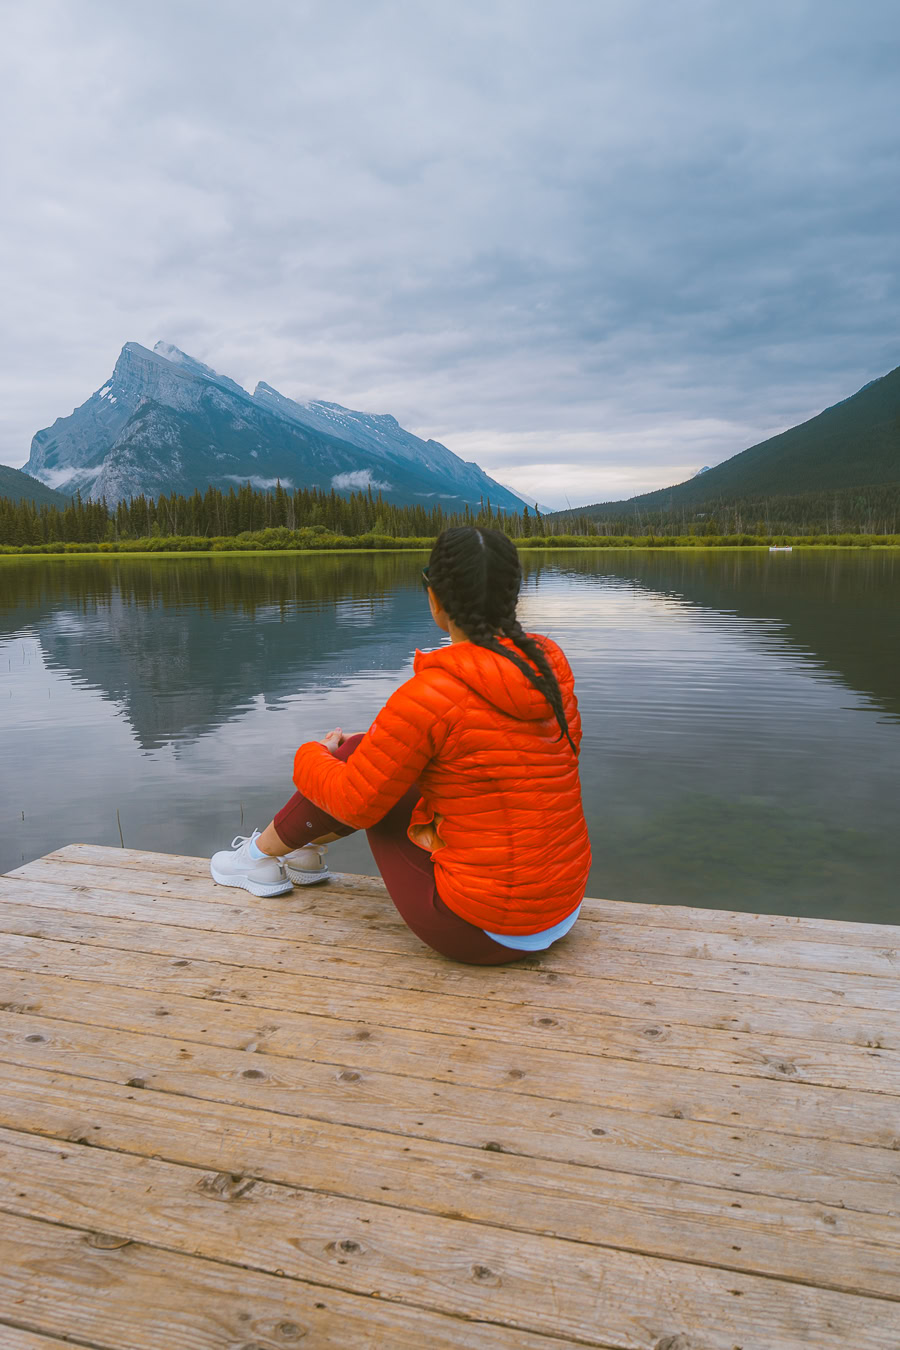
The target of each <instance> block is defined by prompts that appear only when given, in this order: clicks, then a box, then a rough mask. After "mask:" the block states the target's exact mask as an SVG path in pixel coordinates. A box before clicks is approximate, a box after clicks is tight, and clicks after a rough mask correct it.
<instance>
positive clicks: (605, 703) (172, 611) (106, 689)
mask: <svg viewBox="0 0 900 1350" xmlns="http://www.w3.org/2000/svg"><path fill="white" fill-rule="evenodd" d="M523 556H524V563H525V570H526V581H525V587H524V591H523V606H522V613H523V620H524V621H525V622H526V626H529V627H531V628H534V629H537V630H539V631H544V632H549V633H550V634H551V635H552V636H554V637H556V638H557V639H558V640H559V641H560V642H561V643H562V645H563V646H564V648H565V649H566V651H567V652H568V654H569V657H570V660H571V661H572V664H573V667H574V669H575V671H576V677H577V681H578V691H579V697H580V701H581V706H582V714H583V719H584V725H585V748H584V754H583V776H584V783H585V805H586V811H587V814H588V818H589V823H590V826H591V834H592V839H593V843H594V849H595V866H594V871H593V874H592V877H591V882H590V891H591V893H592V894H598V895H599V894H605V895H609V896H612V897H614V898H619V899H635V900H648V901H657V902H662V903H691V904H699V905H708V906H713V907H718V908H738V909H760V910H778V911H781V912H794V913H821V914H824V915H838V914H841V915H845V916H847V917H854V918H866V917H868V918H872V919H876V918H877V919H880V920H887V921H897V920H898V918H900V916H898V914H897V912H896V892H897V881H896V878H897V876H898V874H900V853H898V847H897V844H896V843H895V842H894V833H895V831H894V828H893V816H894V814H895V811H894V804H895V803H896V800H897V797H898V789H900V680H898V675H897V672H898V669H900V662H898V658H900V623H898V622H897V620H898V618H900V612H898V608H900V607H898V594H900V591H898V582H900V555H897V554H894V553H889V552H883V553H870V552H864V553H849V552H838V551H828V552H821V553H800V552H798V553H794V554H792V555H776V556H770V555H768V554H766V553H762V554H761V553H755V552H754V553H737V552H735V553H728V552H701V553H697V554H692V553H679V552H664V551H642V552H631V551H616V552H605V551H597V552H574V551H572V552H566V553H561V552H552V553H551V552H549V551H548V552H541V553H539V554H537V553H528V554H525V555H523ZM422 562H423V555H418V554H413V555H408V554H402V553H399V554H374V555H373V554H358V555H357V554H341V555H317V556H283V555H282V556H276V557H244V558H242V557H240V556H235V555H227V556H224V557H212V558H211V557H200V558H197V557H195V558H160V559H146V558H134V559H125V558H110V557H107V558H96V557H92V558H82V559H77V560H69V559H67V560H65V561H63V560H59V559H48V560H37V559H23V560H5V561H4V562H2V564H0V658H2V657H5V658H6V659H5V660H2V663H0V677H2V679H3V682H4V683H5V684H7V685H8V692H7V693H6V696H5V697H4V695H3V692H2V691H0V700H2V702H0V730H2V735H3V743H4V756H3V760H4V771H3V775H2V787H0V822H2V829H0V869H3V870H5V869H6V868H9V867H13V866H16V865H17V864H18V863H19V862H21V861H22V857H23V855H24V856H25V857H31V856H35V855H37V854H39V853H43V852H46V851H48V850H49V849H51V848H54V847H58V846H60V845H61V844H63V843H66V842H70V841H71V840H73V839H76V838H77V839H86V840H96V841H99V842H107V843H117V842H118V829H117V826H116V821H115V812H116V808H117V807H118V808H119V809H120V816H121V819H122V822H123V829H124V831H125V836H126V837H125V842H126V843H127V844H129V845H132V846H134V847H144V848H151V849H154V848H155V849H163V850H167V851H170V852H190V853H201V854H202V853H206V852H208V851H210V850H212V849H213V848H215V847H218V846H220V845H221V843H222V841H223V839H225V841H226V842H227V839H226V836H227V838H230V837H231V834H233V833H235V832H237V830H238V829H239V827H240V817H241V815H243V825H244V829H245V830H249V828H250V827H252V826H253V825H254V824H256V825H262V824H263V823H265V820H266V819H268V818H269V817H270V816H271V814H272V812H273V810H274V809H275V808H276V807H277V806H278V805H279V804H280V801H281V799H282V798H283V797H284V796H285V795H287V793H288V792H289V791H290V764H291V756H292V752H293V749H294V748H295V747H296V745H297V744H299V743H300V741H301V740H303V739H306V738H307V737H308V736H318V735H320V734H322V733H323V732H324V731H326V730H328V729H329V728H330V727H331V726H333V725H336V724H341V725H343V726H344V727H345V729H347V730H356V729H361V728H363V727H365V726H366V725H367V724H368V722H369V721H370V720H371V718H372V717H373V716H374V715H375V713H376V712H377V710H378V708H379V707H380V706H381V705H382V703H383V702H384V700H385V699H386V698H387V696H388V695H389V693H390V692H391V690H392V689H393V688H395V687H396V685H397V684H398V683H400V682H401V681H402V680H403V679H405V678H406V677H407V676H408V675H409V674H410V673H411V666H412V655H413V652H414V650H415V648H416V647H417V646H420V647H428V646H434V645H436V643H437V641H439V639H440V635H439V634H438V633H437V630H436V629H435V628H434V626H433V625H432V623H431V620H430V617H429V615H428V610H427V605H426V602H425V599H424V597H423V594H422V590H421V585H420V569H421V566H422ZM4 668H6V669H4ZM23 814H24V817H25V819H24V820H23V819H22V816H23ZM549 842H550V841H541V842H540V843H539V842H538V841H536V847H538V846H541V847H546V846H547V845H548V843H549ZM340 848H341V852H340V857H338V856H337V853H336V865H338V866H341V867H344V868H346V869H347V870H367V871H370V870H372V867H371V862H370V860H369V858H368V853H367V850H366V849H365V845H364V841H362V840H359V839H354V840H351V841H347V843H345V844H343V845H341V846H340Z"/></svg>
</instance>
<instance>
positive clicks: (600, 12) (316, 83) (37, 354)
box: [0, 0, 900, 505]
mask: <svg viewBox="0 0 900 1350" xmlns="http://www.w3.org/2000/svg"><path fill="white" fill-rule="evenodd" d="M2 47H3V51H4V56H3V58H2V59H3V62H4V65H6V66H7V68H6V69H5V70H3V71H0V86H2V94H0V98H2V100H3V102H4V103H5V104H6V105H7V106H6V108H5V109H4V119H5V125H6V129H7V131H6V136H5V138H4V143H3V147H2V157H3V177H4V183H3V201H4V207H3V223H2V244H3V250H2V269H3V275H2V286H3V308H4V311H5V315H4V317H5V322H4V327H3V351H2V357H0V372H2V373H0V380H2V389H0V461H2V462H5V463H8V464H13V465H16V466H19V465H21V464H23V463H24V462H25V460H26V459H27V457H28V449H29V443H30V440H31V436H32V435H33V433H34V432H35V431H36V430H38V428H40V427H43V426H46V425H48V424H49V423H50V422H52V421H53V419H54V418H55V417H57V416H60V415H64V414H67V413H69V412H70V411H71V410H72V408H73V407H74V406H75V405H76V404H78V403H81V402H83V401H84V399H85V398H87V397H88V395H89V394H90V393H91V392H92V391H93V390H95V389H97V388H99V387H100V386H101V385H102V384H103V382H104V380H105V379H106V377H107V376H108V374H109V373H110V371H111V369H112V366H113V363H114V361H115V359H116V356H117V354H118V352H119V349H120V348H121V346H122V344H123V343H124V342H126V341H129V340H133V341H137V342H141V343H144V344H145V345H148V346H152V345H153V343H154V342H155V341H156V340H157V338H164V339H166V340H168V341H170V342H174V343H176V344H177V345H178V346H180V347H182V348H184V349H185V350H186V351H188V352H189V353H190V354H191V355H193V356H196V357H198V358H199V359H200V360H202V361H205V362H207V363H208V364H210V365H213V366H215V367H216V368H217V369H218V370H220V371H222V372H223V373H226V374H229V375H231V376H232V377H233V378H235V379H237V380H238V381H240V382H241V383H242V384H244V385H246V386H249V387H250V388H252V387H253V385H254V384H255V382H256V381H257V380H258V379H265V380H267V381H268V382H269V383H270V384H273V385H275V386H276V387H277V388H279V389H280V390H282V392H284V393H286V394H288V395H291V396H293V397H298V396H299V397H310V396H312V397H319V398H326V399H334V400H336V401H337V402H340V403H344V404H347V405H349V406H351V407H357V408H364V409H367V410H369V411H373V412H392V413H393V414H394V415H395V416H396V417H397V418H398V419H399V420H400V421H401V422H402V423H403V424H404V425H406V426H409V427H410V428H411V429H412V430H414V431H416V432H417V433H418V434H420V435H425V436H434V437H436V438H437V439H439V440H442V441H444V442H445V443H446V444H447V445H449V447H450V448H451V449H452V450H454V451H456V452H457V453H458V454H461V455H462V456H463V457H464V458H467V459H476V460H477V461H478V462H479V463H480V464H482V466H483V467H484V468H485V469H487V471H488V472H489V473H491V474H493V475H494V476H495V477H497V478H499V479H501V480H502V481H504V482H508V483H510V484H511V485H512V486H514V487H516V488H518V489H521V490H523V491H525V492H528V493H530V494H531V495H533V496H535V497H538V498H539V499H540V500H541V501H542V502H549V503H551V504H564V503H565V500H566V498H568V499H569V500H570V501H571V502H572V504H573V505H574V504H576V503H583V502H588V501H602V500H607V499H612V498H618V497H623V496H628V495H630V494H631V493H633V492H639V491H646V490H649V489H651V488H654V487H661V486H664V485H667V484H669V483H672V482H677V481H680V480H681V479H684V478H686V477H688V476H689V475H690V474H691V473H693V472H695V471H696V470H697V469H699V468H700V467H701V466H702V465H704V464H715V463H717V462H718V461H720V460H722V459H725V458H727V457H728V456H729V455H732V454H735V453H736V452H737V451H739V450H742V449H744V448H745V447H746V446H748V445H750V444H752V443H753V442H755V441H757V440H759V439H762V438H763V437H764V436H766V435H768V434H771V433H772V432H774V431H777V430H780V429H783V428H784V427H786V426H789V425H791V424H793V423H795V422H797V421H800V420H802V419H804V418H805V417H808V416H810V415H811V414H812V413H814V412H817V411H819V410H820V409H821V408H822V407H824V406H826V405H827V404H829V403H832V402H835V401H836V400H837V399H839V398H842V397H845V396H846V395H848V394H850V393H852V392H854V390H856V389H857V388H859V387H860V385H862V384H864V383H865V382H866V381H867V380H869V379H872V378H873V377H875V376H877V375H880V374H884V373H885V372H886V371H887V370H889V369H891V368H892V367H894V366H897V365H898V364H900V303H898V302H900V285H898V271H900V250H898V234H900V162H898V161H900V154H898V139H900V131H898V129H900V74H898V72H900V5H898V4H897V0H861V3H860V4H857V5H851V4H849V3H847V0H810V2H809V3H806V2H805V0H752V3H750V4H737V3H735V0H409V2H408V3H401V2H397V0H393V2H392V0H256V3H254V4H247V3H246V0H240V2H238V0H216V3H215V4H210V3H204V2H203V0H177V3H176V2H175V0H154V3H152V4H146V5H144V4H140V5H124V4H122V3H121V0H115V3H107V0H79V2H78V3H77V4H73V3H71V0H31V2H30V3H28V4H24V3H20V4H19V5H17V6H15V7H9V8H8V9H7V10H6V18H5V20H4V41H3V43H2Z"/></svg>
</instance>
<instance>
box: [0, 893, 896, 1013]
mask: <svg viewBox="0 0 900 1350" xmlns="http://www.w3.org/2000/svg"><path fill="white" fill-rule="evenodd" d="M13 913H14V911H13V906H12V905H11V904H10V903H9V902H7V903H6V904H4V905H2V906H0V931H9V930H10V929H12V931H17V930H16V923H15V920H14V917H13ZM26 931H33V932H36V933H37V932H39V933H41V934H42V935H45V936H47V937H51V938H56V939H57V940H60V941H65V940H74V941H85V942H86V941H93V942H96V943H97V944H98V945H101V946H110V947H122V948H124V949H127V950H153V951H164V952H166V953H168V954H170V955H171V954H176V948H177V954H178V955H183V954H184V952H185V950H187V951H188V953H189V954H193V953H192V951H191V950H190V944H191V943H193V944H194V946H195V947H196V945H197V944H198V943H200V942H201V941H202V943H203V946H204V948H205V949H206V950H208V952H209V954H210V956H215V957H216V959H218V960H223V961H230V962H231V963H232V964H234V965H240V966H247V967H257V968H259V969H266V970H278V969H285V970H287V969H290V970H294V971H295V972H296V973H297V974H309V975H311V974H315V973H321V972H322V971H323V970H327V971H328V973H329V974H336V973H337V972H336V970H335V967H337V966H340V967H341V971H342V973H350V972H352V978H353V979H355V980H359V981H361V982H364V983H369V984H377V985H380V986H390V987H392V988H417V989H421V990H423V991H424V990H432V991H435V992H437V991H452V992H453V993H457V994H469V995H472V996H474V997H480V998H485V997H487V998H500V999H506V1001H528V1002H537V1001H538V1000H540V1001H544V1000H545V999H546V997H547V995H546V993H545V990H546V988H547V987H548V986H549V985H550V984H551V983H553V985H554V988H553V990H552V994H551V995H550V996H551V997H552V998H553V999H557V998H558V997H559V994H560V992H561V990H560V987H561V986H562V985H563V984H564V982H567V984H568V986H569V987H570V988H572V990H573V994H574V990H575V989H577V996H575V997H574V998H573V1001H574V1002H575V1003H576V1006H580V1007H582V1008H590V1007H591V1006H592V1003H593V1000H594V997H595V995H596V994H597V993H598V992H602V988H603V983H604V981H605V980H606V979H607V978H614V979H623V978H624V979H626V980H630V981H636V982H638V983H640V984H642V985H643V986H644V987H645V988H646V986H647V985H648V984H653V985H654V986H655V985H657V984H662V985H668V986H669V987H687V988H697V987H701V988H705V989H709V990H719V989H721V990H722V991H723V992H726V993H748V994H752V995H753V996H754V997H757V998H769V999H779V1000H780V999H781V998H782V997H783V993H784V990H785V988H786V987H788V988H790V989H791V991H792V994H793V996H794V998H795V999H799V1000H800V1001H812V1002H818V1003H825V1004H828V1005H831V1006H833V1005H834V1004H835V1002H836V1001H837V1002H839V1003H840V1004H841V1006H842V1007H862V1008H869V1009H874V1010H876V1011H880V1010H884V1009H887V1010H891V1011H894V1012H897V1011H900V979H898V978H897V976H896V975H890V976H876V975H857V974H852V973H848V972H846V971H842V972H839V973H835V972H832V971H828V970H812V969H806V968H803V969H795V970H792V969H789V968H787V967H785V968H783V969H782V968H778V967H775V966H762V965H744V964H728V963H727V962H725V961H716V960H711V959H705V958H704V959H702V960H700V959H696V960H695V959H693V958H691V957H674V956H667V955H665V954H664V953H662V952H653V953H643V954H641V953H637V952H629V951H612V950H611V951H608V952H604V953H603V955H602V957H599V956H598V958H597V959H596V960H595V961H594V963H593V965H594V969H593V973H592V974H587V973H585V972H583V971H581V970H578V969H576V968H575V967H576V966H577V962H575V961H574V959H572V953H573V952H574V944H572V945H571V946H570V947H568V948H562V949H561V950H560V951H559V952H558V953H554V951H553V950H551V951H550V952H547V953H546V954H545V956H544V957H543V958H542V960H541V961H538V962H532V963H529V962H522V963H520V964H517V965H511V966H493V967H473V966H464V965H461V964H459V963H455V962H450V961H446V960H444V959H443V958H440V957H437V956H436V955H435V954H434V953H433V952H430V951H429V950H427V949H425V948H422V947H421V946H420V947H419V951H418V958H419V959H411V954H412V953H411V952H410V951H408V950H404V951H400V952H388V951H383V950H376V949H374V947H373V948H365V949H356V948H354V949H348V948H345V947H343V946H332V947H329V946H323V945H320V944H314V943H310V942H309V941H308V940H307V939H305V938H304V937H303V936H302V935H301V936H300V937H299V938H298V939H297V940H295V941H289V940H285V939H281V938H277V939H276V938H267V937H251V936H242V937H241V938H240V940H239V941H237V940H235V941H232V940H230V936H229V935H228V934H222V933H218V932H216V931H215V930H206V929H202V930H201V929H195V930H191V932H192V933H193V934H194V936H193V937H189V936H187V935H186V934H185V933H178V931H177V930H176V929H175V928H174V927H173V926H170V927H164V926H163V925H156V924H142V923H140V922H135V921H133V920H128V919H104V918H103V917H102V916H100V915H97V916H92V915H91V916H81V915H79V914H78V913H71V912H69V911H65V910H56V911H54V912H53V920H52V924H51V923H48V920H47V917H46V915H43V916H41V915H38V914H37V912H35V918H34V922H33V924H32V927H31V928H30V929H27V930H26ZM200 933H202V934H203V936H202V938H201V937H199V936H197V934H200ZM409 941H412V939H411V938H410V939H409ZM567 960H568V965H567V964H566V961H567ZM570 966H571V969H570V968H569V967H570ZM532 967H533V968H532ZM535 975H537V976H538V978H537V979H535Z"/></svg>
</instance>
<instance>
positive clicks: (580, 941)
mask: <svg viewBox="0 0 900 1350" xmlns="http://www.w3.org/2000/svg"><path fill="white" fill-rule="evenodd" d="M79 870H80V872H81V873H82V874H83V878H84V879H83V881H82V882H80V883H79V884H82V885H86V886H88V887H89V888H92V889H94V890H102V889H109V888H113V889H115V890H116V891H117V892H118V893H120V894H121V893H122V891H123V890H124V891H126V893H127V891H132V890H133V891H134V892H135V893H136V894H140V895H143V896H147V897H149V896H155V897H157V898H166V897H169V896H175V897H177V898H181V899H190V900H193V901H195V902H196V901H197V900H198V899H203V898H204V897H205V898H206V905H207V906H208V903H209V902H208V897H209V895H210V893H213V892H214V891H215V890H216V888H215V887H214V885H213V883H212V881H211V880H200V879H196V880H195V879H190V880H187V881H183V880H182V881H180V880H179V879H178V878H177V877H172V876H170V877H163V876H161V875H160V874H159V873H158V872H157V871H155V870H146V871H136V870H135V871H126V872H124V873H123V872H118V871H116V870H115V869H113V868H110V867H87V866H82V867H81V868H80V869H79ZM27 881H32V882H35V883H39V884H40V883H50V884H57V885H60V886H64V887H66V888H68V889H69V890H70V892H71V891H73V889H74V888H73V879H72V866H71V864H68V863H54V862H48V861H46V860H41V861H39V862H36V863H31V864H27V865H26V866H25V867H24V868H19V869H18V872H17V874H16V875H15V876H13V877H4V878H0V890H2V891H3V892H6V893H7V894H9V895H11V896H12V897H13V898H15V895H16V887H17V883H21V882H27ZM218 889H219V890H220V891H221V890H223V889H224V890H226V892H227V893H228V894H229V897H230V898H233V897H234V894H235V892H234V889H233V888H221V887H220V888H218ZM76 893H77V892H76ZM242 894H243V893H242ZM300 903H301V904H304V903H305V902H304V901H303V900H302V899H301V901H300ZM293 904H294V900H293V897H292V896H287V897H279V898H278V903H276V905H274V906H272V907H271V908H270V911H269V913H270V915H271V917H273V918H274V917H277V919H278V920H280V921H281V923H282V926H286V927H287V928H288V930H289V931H290V930H293V931H294V932H295V933H296V932H297V929H298V923H297V920H296V918H295V916H294V915H293V914H291V907H292V906H293ZM363 906H364V908H365V910H366V913H367V915H368V914H370V913H371V911H372V897H371V895H368V894H366V895H364V896H363ZM389 907H390V909H393V906H391V905H390V902H389V901H388V900H387V898H386V897H385V900H384V913H382V912H381V910H382V907H381V905H379V906H378V908H377V909H376V910H375V912H374V915H373V916H372V917H366V918H363V916H362V915H360V916H359V917H357V916H353V915H350V916H348V915H347V914H346V913H345V914H343V915H338V916H335V917H334V918H333V919H331V920H330V921H328V922H326V923H324V924H323V923H322V922H321V921H319V923H318V924H314V923H313V922H312V921H311V919H310V917H308V916H307V917H306V919H305V921H301V924H300V928H301V931H305V932H306V933H309V934H310V935H312V934H313V933H322V934H323V935H328V936H323V937H316V938H315V939H314V940H316V941H322V940H328V941H331V942H334V943H339V944H340V945H341V946H342V947H353V946H356V947H363V948H366V949H372V950H378V951H391V952H395V951H398V950H401V951H403V952H404V953H405V952H407V951H413V950H415V948H416V946H417V945H418V944H416V943H415V941H414V939H413V938H412V935H411V934H408V932H407V931H406V930H405V926H404V927H401V926H399V925H398V924H397V923H396V921H394V920H392V921H391V922H390V923H388V924H385V922H384V914H385V913H387V912H388V909H389ZM216 908H220V906H217V907H216ZM206 912H207V913H208V916H209V927H210V928H213V927H215V910H211V909H208V908H207V910H206ZM700 912H701V913H703V911H700ZM288 914H290V915H291V917H290V919H288V920H287V922H286V924H285V916H286V915H288ZM199 926H203V925H199ZM273 931H277V929H276V930H273ZM398 943H399V944H400V945H399V947H398V945H397V944H398ZM619 951H622V952H640V953H642V954H643V953H652V954H654V955H656V954H663V955H667V956H681V957H682V958H685V959H689V960H692V961H701V962H702V961H706V960H713V961H740V962H742V963H745V964H750V965H764V966H771V967H775V968H778V969H784V968H786V967H790V968H791V969H796V970H812V971H817V972H819V971H825V972H828V971H835V972H850V973H853V974H857V975H872V976H882V977H887V978H888V979H892V980H895V981H896V978H897V975H898V972H900V928H898V929H896V930H894V934H893V942H892V943H891V944H890V945H887V946H886V945H885V944H884V943H880V944H878V945H877V946H869V945H866V946H856V945H853V944H850V943H847V942H846V941H844V940H843V938H840V939H839V940H837V941H830V942H829V941H825V940H823V939H822V938H821V937H820V938H819V940H818V941H813V940H811V938H807V939H806V940H803V941H795V940H794V939H792V938H790V937H788V936H787V935H785V934H784V933H780V934H775V935H766V936H765V937H761V936H748V935H746V934H742V933H733V932H727V933H721V932H716V931H714V930H711V929H709V928H708V927H706V926H702V925H699V924H698V926H697V927H696V928H693V929H687V930H685V929H682V928H677V927H666V926H653V927H649V926H646V925H641V924H635V923H630V922H616V921H614V920H613V919H611V918H608V919H606V920H604V921H603V922H602V923H589V924H585V925H583V926H581V927H579V928H578V929H577V941H576V940H575V938H574V937H573V939H572V940H571V941H570V942H568V943H566V944H564V945H563V946H560V947H558V948H554V949H552V950H551V951H549V952H547V953H545V954H543V955H542V956H541V958H540V960H541V962H542V964H543V965H549V966H550V967H551V968H555V966H556V964H557V963H558V962H560V961H561V962H562V963H563V964H564V966H565V969H566V970H568V971H569V972H571V973H579V974H584V975H587V976H592V975H594V974H596V966H597V960H598V957H600V956H601V955H602V958H603V960H604V961H605V960H607V959H608V957H609V955H610V954H611V953H613V952H619Z"/></svg>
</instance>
